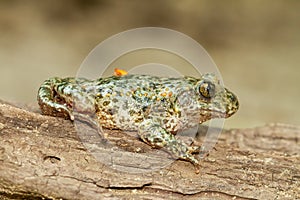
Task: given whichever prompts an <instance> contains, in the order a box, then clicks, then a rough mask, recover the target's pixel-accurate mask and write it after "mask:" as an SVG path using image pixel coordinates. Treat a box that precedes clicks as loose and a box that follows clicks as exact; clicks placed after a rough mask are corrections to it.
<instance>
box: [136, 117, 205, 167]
mask: <svg viewBox="0 0 300 200" xmlns="http://www.w3.org/2000/svg"><path fill="white" fill-rule="evenodd" d="M138 134H139V136H140V138H141V139H142V140H143V141H144V142H146V143H147V144H149V145H150V146H152V147H155V148H165V149H167V151H169V152H170V153H171V154H172V155H173V156H175V157H176V158H180V159H183V160H187V161H189V162H191V163H193V164H194V165H195V166H196V167H199V161H198V160H197V159H196V158H195V157H194V155H193V153H199V152H200V147H199V146H188V145H187V144H185V143H184V142H183V141H181V140H178V139H176V137H175V136H174V135H173V134H171V133H169V132H168V131H167V130H166V129H164V128H162V127H161V125H160V124H159V123H155V122H154V121H153V120H152V119H147V120H144V121H143V122H142V123H141V124H140V126H139V132H138ZM197 170H198V169H197ZM197 172H198V171H197Z"/></svg>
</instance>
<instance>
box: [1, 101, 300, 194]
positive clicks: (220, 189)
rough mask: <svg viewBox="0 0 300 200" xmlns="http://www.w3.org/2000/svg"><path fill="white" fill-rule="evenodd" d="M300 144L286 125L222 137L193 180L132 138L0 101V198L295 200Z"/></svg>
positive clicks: (185, 167) (188, 170)
mask: <svg viewBox="0 0 300 200" xmlns="http://www.w3.org/2000/svg"><path fill="white" fill-rule="evenodd" d="M79 132H81V133H80V134H78V133H79ZM104 136H105V137H104ZM103 137H104V138H105V139H104V138H103ZM299 139H300V127H297V126H292V125H284V124H268V125H266V126H263V127H258V128H249V129H234V130H223V133H222V134H221V136H220V137H219V140H218V143H217V145H216V146H215V149H214V150H212V151H211V153H210V155H209V156H207V157H205V158H203V159H202V161H201V167H200V173H199V174H195V170H194V167H193V165H192V164H190V163H189V162H186V161H180V160H177V161H174V160H172V159H170V156H169V155H168V154H167V153H165V152H163V151H162V150H153V149H151V148H150V147H149V146H148V145H146V144H144V143H143V142H142V141H140V140H139V139H138V138H137V137H136V136H135V134H134V133H130V132H122V131H118V130H105V131H104V133H103V135H102V137H100V136H99V134H98V136H97V131H95V129H94V127H93V126H91V125H90V124H88V123H86V122H84V121H81V122H79V123H72V122H71V121H69V120H64V119H61V118H54V117H49V116H43V115H40V114H39V113H38V108H37V107H31V108H25V109H24V108H17V107H15V106H13V105H11V104H7V103H4V102H0V199H22V198H23V199H61V198H62V199H201V198H203V199H300V155H299V153H300V145H299V141H300V140H299Z"/></svg>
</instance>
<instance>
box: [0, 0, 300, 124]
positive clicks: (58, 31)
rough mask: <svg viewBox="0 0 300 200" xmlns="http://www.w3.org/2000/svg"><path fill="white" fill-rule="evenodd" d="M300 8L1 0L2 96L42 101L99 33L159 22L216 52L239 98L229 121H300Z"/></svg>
mask: <svg viewBox="0 0 300 200" xmlns="http://www.w3.org/2000/svg"><path fill="white" fill-rule="evenodd" d="M299 10H300V1H297V0H276V1H273V0H264V1H258V0H239V1H237V0H227V1H221V0H220V1H217V0H185V1H180V0H151V1H146V0H144V1H143V0H127V1H125V0H64V1H59V0H56V1H55V0H54V1H53V0H43V1H38V0H26V1H22V0H1V1H0V99H2V100H5V101H11V102H17V103H29V104H36V93H37V90H38V88H39V86H40V84H41V83H42V82H43V81H44V80H45V79H47V78H49V77H53V76H59V77H66V76H75V75H76V73H77V70H78V68H79V66H80V64H81V63H82V61H83V60H84V58H85V57H86V56H87V55H88V53H89V52H90V51H91V50H92V49H93V48H94V47H95V46H96V45H98V44H99V43H100V42H101V41H103V40H105V39H107V38H108V37H110V36H112V35H114V34H117V33H119V32H122V31H125V30H128V29H132V28H137V27H147V26H158V27H165V28H170V29H173V30H176V31H180V32H182V33H184V34H186V35H188V36H190V37H192V38H193V39H195V40H196V41H197V42H199V43H200V44H201V45H202V46H203V47H204V48H205V49H206V50H207V52H208V53H209V54H210V56H211V57H212V58H213V60H214V61H215V63H216V64H217V66H218V68H219V70H220V72H221V74H222V76H223V80H224V83H225V85H226V86H227V87H228V88H230V89H231V90H232V91H234V93H236V94H237V96H238V97H239V100H240V104H241V107H240V110H239V111H238V113H237V114H236V115H234V116H233V117H231V118H230V119H228V120H226V122H225V126H226V127H227V128H240V127H255V126H260V125H264V124H266V123H270V122H280V123H289V124H298V125H300V119H299V113H300V106H299V103H300V92H299V86H300V84H299V81H300V67H299V63H300V12H299Z"/></svg>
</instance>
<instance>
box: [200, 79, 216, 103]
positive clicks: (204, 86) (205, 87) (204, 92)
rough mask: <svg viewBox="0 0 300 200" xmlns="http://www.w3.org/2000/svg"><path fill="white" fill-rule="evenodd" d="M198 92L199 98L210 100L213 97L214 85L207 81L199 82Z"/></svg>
mask: <svg viewBox="0 0 300 200" xmlns="http://www.w3.org/2000/svg"><path fill="white" fill-rule="evenodd" d="M198 90H199V93H200V94H201V96H203V97H204V98H207V99H210V98H212V97H213V96H214V95H215V85H214V84H213V83H211V82H209V81H203V82H201V83H200V84H199V88H198Z"/></svg>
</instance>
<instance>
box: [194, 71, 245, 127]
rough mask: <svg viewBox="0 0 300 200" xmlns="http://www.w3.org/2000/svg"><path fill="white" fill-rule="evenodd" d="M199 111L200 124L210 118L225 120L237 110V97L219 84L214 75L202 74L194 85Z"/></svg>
mask: <svg viewBox="0 0 300 200" xmlns="http://www.w3.org/2000/svg"><path fill="white" fill-rule="evenodd" d="M194 91H195V94H196V96H197V104H198V106H199V107H198V108H199V109H200V123H202V122H204V121H207V120H209V119H212V118H227V117H230V116H231V115H233V114H234V113H235V112H236V111H237V110H238V108H239V102H238V99H237V97H236V96H235V95H234V94H233V93H232V92H231V91H229V90H228V89H227V88H225V87H224V86H223V85H221V84H220V81H219V80H218V79H217V77H216V76H215V75H214V74H204V75H202V77H201V78H200V79H197V82H195V85H194Z"/></svg>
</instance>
